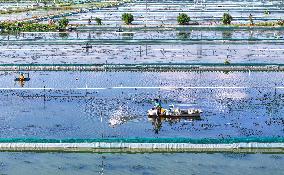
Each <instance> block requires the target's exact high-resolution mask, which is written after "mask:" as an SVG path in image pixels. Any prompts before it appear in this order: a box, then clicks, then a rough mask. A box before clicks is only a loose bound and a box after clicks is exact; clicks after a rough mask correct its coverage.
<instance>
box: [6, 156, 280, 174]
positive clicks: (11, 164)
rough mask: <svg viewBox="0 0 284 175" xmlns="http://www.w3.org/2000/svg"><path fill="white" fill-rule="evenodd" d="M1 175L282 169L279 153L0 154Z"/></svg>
mask: <svg viewBox="0 0 284 175" xmlns="http://www.w3.org/2000/svg"><path fill="white" fill-rule="evenodd" d="M0 157H1V160H0V171H1V173H3V174H14V175H18V174H43V175H44V174H143V175H151V174H186V175H188V174H190V175H194V174H220V175H221V174H232V175H238V174H252V175H253V174H262V175H266V174H267V175H269V174H274V175H280V174H282V172H283V171H284V169H283V166H282V165H283V163H284V157H283V155H282V154H242V153H240V154H231V153H218V154H217V153H214V154H206V153H199V154H195V153H172V154H169V153H163V154H161V153H160V154H157V153H155V154H148V153H147V154H94V153H65V154H63V153H9V152H5V153H0Z"/></svg>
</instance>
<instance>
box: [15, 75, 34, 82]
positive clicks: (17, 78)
mask: <svg viewBox="0 0 284 175" xmlns="http://www.w3.org/2000/svg"><path fill="white" fill-rule="evenodd" d="M20 75H23V76H24V79H21V78H20V77H16V78H15V79H14V81H21V82H23V81H30V74H29V73H21V74H20Z"/></svg>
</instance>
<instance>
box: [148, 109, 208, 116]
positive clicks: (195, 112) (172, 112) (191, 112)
mask: <svg viewBox="0 0 284 175" xmlns="http://www.w3.org/2000/svg"><path fill="white" fill-rule="evenodd" d="M202 112H203V111H202V110H200V109H179V108H170V109H161V114H158V111H157V109H150V110H148V117H149V118H156V117H162V118H193V117H200V115H201V113H202Z"/></svg>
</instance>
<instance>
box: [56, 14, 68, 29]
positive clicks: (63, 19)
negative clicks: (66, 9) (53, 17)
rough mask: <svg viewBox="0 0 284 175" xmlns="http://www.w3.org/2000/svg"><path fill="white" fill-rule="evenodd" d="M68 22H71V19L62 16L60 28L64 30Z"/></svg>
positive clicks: (59, 22) (59, 23)
mask: <svg viewBox="0 0 284 175" xmlns="http://www.w3.org/2000/svg"><path fill="white" fill-rule="evenodd" d="M68 24H69V19H67V18H65V17H64V18H62V19H60V20H59V21H58V26H59V29H60V30H64V29H66V27H67V26H68Z"/></svg>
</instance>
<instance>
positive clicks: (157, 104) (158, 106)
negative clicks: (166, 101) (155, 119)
mask: <svg viewBox="0 0 284 175" xmlns="http://www.w3.org/2000/svg"><path fill="white" fill-rule="evenodd" d="M154 107H155V109H156V110H157V115H158V116H159V115H161V109H162V104H161V101H160V100H159V99H155V104H154Z"/></svg>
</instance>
